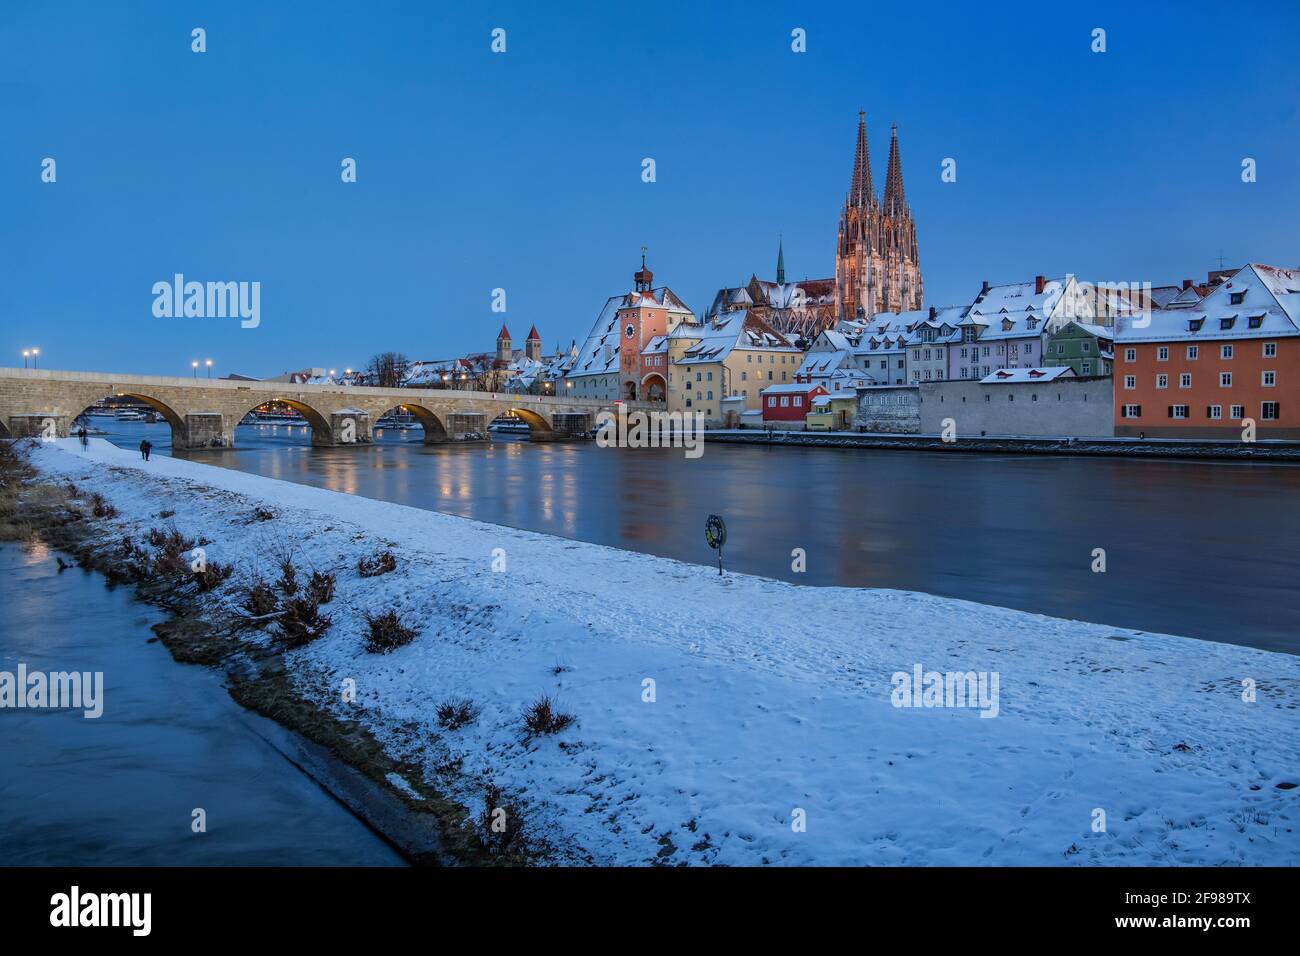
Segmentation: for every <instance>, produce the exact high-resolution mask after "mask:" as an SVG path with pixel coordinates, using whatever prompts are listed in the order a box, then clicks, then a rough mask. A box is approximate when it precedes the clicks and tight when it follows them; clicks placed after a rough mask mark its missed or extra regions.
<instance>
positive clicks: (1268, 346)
mask: <svg viewBox="0 0 1300 956" xmlns="http://www.w3.org/2000/svg"><path fill="white" fill-rule="evenodd" d="M1233 351H1234V350H1233V347H1232V346H1231V345H1220V346H1219V358H1222V359H1230V358H1232V355H1233ZM1260 353H1261V354H1262V355H1263V356H1264V358H1274V357H1275V356H1276V355H1277V343H1276V342H1263V343H1261V345H1260ZM1186 355H1187V358H1188V360H1189V361H1192V362H1194V361H1196V360H1197V359H1198V358H1200V357H1201V347H1200V346H1199V345H1189V346H1187V351H1186ZM1124 361H1125V362H1136V361H1137V349H1132V348H1129V349H1125V350H1124ZM1156 361H1158V362H1168V361H1169V346H1167V345H1161V346H1158V347H1157V348H1156Z"/></svg>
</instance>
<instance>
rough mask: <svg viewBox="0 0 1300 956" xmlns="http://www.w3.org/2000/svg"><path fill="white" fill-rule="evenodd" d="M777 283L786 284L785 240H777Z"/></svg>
mask: <svg viewBox="0 0 1300 956" xmlns="http://www.w3.org/2000/svg"><path fill="white" fill-rule="evenodd" d="M776 284H777V285H785V240H784V239H781V240H778V242H777V247H776Z"/></svg>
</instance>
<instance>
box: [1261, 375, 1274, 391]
mask: <svg viewBox="0 0 1300 956" xmlns="http://www.w3.org/2000/svg"><path fill="white" fill-rule="evenodd" d="M1259 384H1261V385H1263V386H1264V387H1265V388H1272V387H1273V386H1274V385H1276V384H1277V372H1261V373H1260V376H1259Z"/></svg>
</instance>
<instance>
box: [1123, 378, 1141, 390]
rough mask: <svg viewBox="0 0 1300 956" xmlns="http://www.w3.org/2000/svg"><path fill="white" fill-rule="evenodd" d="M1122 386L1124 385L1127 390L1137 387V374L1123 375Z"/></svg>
mask: <svg viewBox="0 0 1300 956" xmlns="http://www.w3.org/2000/svg"><path fill="white" fill-rule="evenodd" d="M1124 387H1125V388H1126V389H1128V390H1129V391H1132V390H1133V389H1135V388H1137V387H1138V380H1137V376H1136V375H1125V376H1124Z"/></svg>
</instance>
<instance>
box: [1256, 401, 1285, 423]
mask: <svg viewBox="0 0 1300 956" xmlns="http://www.w3.org/2000/svg"><path fill="white" fill-rule="evenodd" d="M1280 410H1281V407H1280V406H1279V405H1278V403H1277V402H1260V403H1259V417H1260V420H1261V421H1265V422H1275V421H1277V415H1278V412H1279V411H1280Z"/></svg>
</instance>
